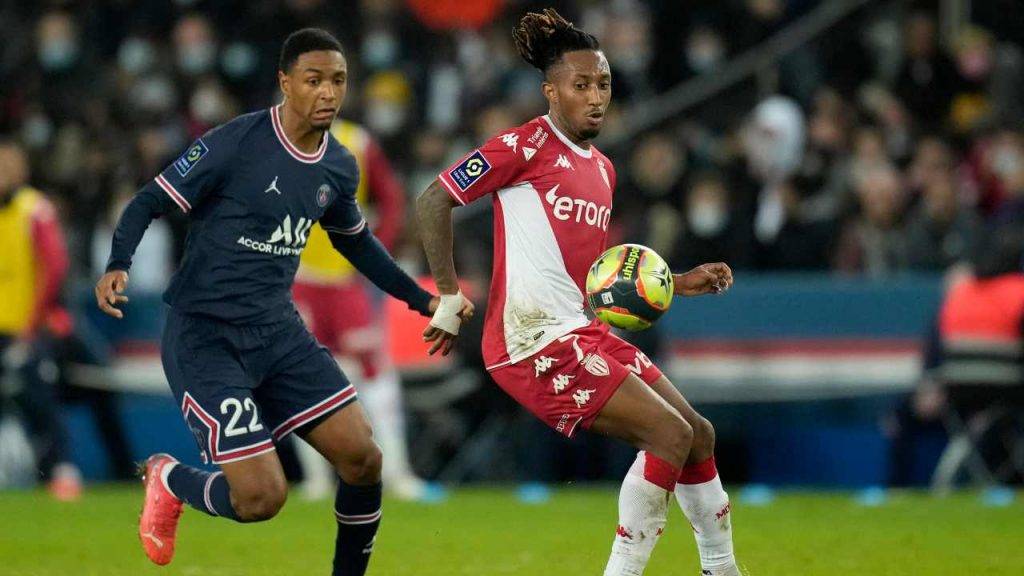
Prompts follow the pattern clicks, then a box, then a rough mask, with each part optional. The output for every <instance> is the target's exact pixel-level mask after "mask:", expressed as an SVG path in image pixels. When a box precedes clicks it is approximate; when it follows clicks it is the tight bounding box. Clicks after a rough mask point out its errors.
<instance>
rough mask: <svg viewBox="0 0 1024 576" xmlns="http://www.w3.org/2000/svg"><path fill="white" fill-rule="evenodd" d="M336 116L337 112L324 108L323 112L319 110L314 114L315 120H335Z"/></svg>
mask: <svg viewBox="0 0 1024 576" xmlns="http://www.w3.org/2000/svg"><path fill="white" fill-rule="evenodd" d="M335 114H337V110H335V109H334V108H324V109H322V110H317V111H316V112H313V118H316V119H318V120H323V119H325V118H334V115H335Z"/></svg>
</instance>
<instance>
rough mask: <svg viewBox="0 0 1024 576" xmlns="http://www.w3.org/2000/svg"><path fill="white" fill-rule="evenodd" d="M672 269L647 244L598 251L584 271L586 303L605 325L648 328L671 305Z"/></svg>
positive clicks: (627, 328)
mask: <svg viewBox="0 0 1024 576" xmlns="http://www.w3.org/2000/svg"><path fill="white" fill-rule="evenodd" d="M672 292H673V283H672V272H671V271H670V270H669V268H668V264H666V263H665V260H663V259H662V258H661V256H658V254H657V253H656V252H655V251H654V250H651V249H650V248H648V247H646V246H640V245H639V244H620V245H619V246H615V247H612V248H609V249H608V250H606V251H605V253H604V254H601V256H599V257H598V258H597V261H596V262H594V264H593V266H591V267H590V272H589V273H587V303H588V304H589V305H590V309H591V310H593V311H594V315H596V316H597V317H598V319H600V320H601V321H602V322H604V323H605V324H609V325H611V326H614V327H616V328H622V329H625V330H644V329H647V328H650V327H651V325H652V324H654V321H655V320H657V319H658V318H660V317H661V315H662V314H664V313H665V311H666V310H668V307H669V305H670V304H672Z"/></svg>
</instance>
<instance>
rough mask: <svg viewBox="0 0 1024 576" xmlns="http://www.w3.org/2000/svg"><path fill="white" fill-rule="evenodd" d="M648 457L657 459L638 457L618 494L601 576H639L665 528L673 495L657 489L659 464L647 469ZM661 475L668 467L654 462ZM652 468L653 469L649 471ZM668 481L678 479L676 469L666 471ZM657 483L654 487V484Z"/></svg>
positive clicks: (644, 455)
mask: <svg viewBox="0 0 1024 576" xmlns="http://www.w3.org/2000/svg"><path fill="white" fill-rule="evenodd" d="M648 458H652V459H657V457H655V456H650V455H648V454H647V453H646V452H640V453H639V454H637V457H636V460H635V461H634V462H633V465H632V466H630V468H629V472H627V473H626V478H625V479H624V480H623V481H622V489H621V490H620V491H619V526H618V529H617V530H616V533H615V541H614V542H613V543H612V553H611V557H610V558H609V559H608V566H607V567H606V568H605V570H604V576H640V575H641V574H643V573H644V568H646V567H647V561H648V560H649V559H650V557H651V552H653V551H654V545H655V544H657V542H658V538H659V537H660V536H661V533H662V532H663V531H664V529H665V520H666V517H667V516H668V501H669V498H671V496H672V493H671V492H669V491H668V490H666V489H665V488H663V487H662V486H659V485H658V484H663V485H664V484H665V481H664V479H662V478H659V477H658V476H659V474H658V472H659V470H658V468H659V465H654V466H648V465H647V462H646V460H647V459H648ZM657 463H658V464H660V465H662V466H660V468H661V469H662V470H661V471H662V473H661V474H660V476H665V475H666V474H665V473H664V472H665V471H666V470H665V469H666V468H667V467H670V466H671V465H669V464H667V463H665V462H664V461H663V460H660V459H657ZM652 468H654V470H653V472H652ZM667 473H668V477H669V478H670V479H671V482H673V483H674V482H675V478H676V477H678V475H679V472H678V469H671V470H667ZM655 482H657V484H656V483H655Z"/></svg>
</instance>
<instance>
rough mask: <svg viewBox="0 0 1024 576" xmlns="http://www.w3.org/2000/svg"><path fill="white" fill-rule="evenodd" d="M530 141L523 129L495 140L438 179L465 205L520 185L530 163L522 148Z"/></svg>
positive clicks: (447, 170)
mask: <svg viewBox="0 0 1024 576" xmlns="http://www.w3.org/2000/svg"><path fill="white" fill-rule="evenodd" d="M528 137H529V136H528V135H525V134H524V133H523V131H522V128H517V129H515V130H509V131H508V132H506V133H503V134H501V135H499V136H495V137H494V138H491V139H490V140H488V141H487V142H485V143H484V145H483V146H481V147H479V148H477V149H476V150H473V151H472V152H470V153H469V154H467V155H465V156H463V157H462V159H460V160H459V161H458V162H456V163H455V164H453V165H451V166H449V167H448V168H447V169H446V170H444V171H443V172H441V173H440V174H439V175H438V177H437V179H438V180H439V181H440V182H441V184H442V185H443V186H444V188H445V190H447V191H448V194H450V195H451V197H452V198H454V199H455V201H456V202H458V203H459V204H463V205H465V204H469V203H470V202H472V201H474V200H476V199H477V198H481V197H483V196H486V195H487V194H491V193H493V192H497V191H498V190H501V189H502V188H506V187H508V186H510V185H512V184H516V183H518V182H519V180H520V178H521V177H522V175H523V172H524V168H525V167H526V164H527V162H528V159H527V158H526V157H525V156H524V153H523V152H522V148H521V146H520V144H525V143H526V140H527V138H528Z"/></svg>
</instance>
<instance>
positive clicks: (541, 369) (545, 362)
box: [533, 356, 556, 377]
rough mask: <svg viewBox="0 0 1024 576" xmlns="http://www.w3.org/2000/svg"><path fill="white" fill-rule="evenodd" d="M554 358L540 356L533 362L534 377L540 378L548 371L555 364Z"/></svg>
mask: <svg viewBox="0 0 1024 576" xmlns="http://www.w3.org/2000/svg"><path fill="white" fill-rule="evenodd" d="M555 360H556V358H552V357H550V356H541V357H540V358H537V359H536V360H534V361H533V368H534V369H535V370H536V371H537V373H536V374H534V377H537V376H540V375H541V374H543V373H545V372H547V371H548V369H549V368H551V366H552V365H553V364H554V363H555Z"/></svg>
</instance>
